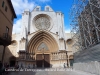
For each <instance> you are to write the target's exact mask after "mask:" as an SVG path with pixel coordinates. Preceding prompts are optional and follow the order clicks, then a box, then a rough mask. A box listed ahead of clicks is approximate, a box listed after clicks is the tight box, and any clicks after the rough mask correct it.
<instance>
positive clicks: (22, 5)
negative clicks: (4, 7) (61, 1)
mask: <svg viewBox="0 0 100 75" xmlns="http://www.w3.org/2000/svg"><path fill="white" fill-rule="evenodd" d="M11 1H12V4H13V7H14V10H15V12H16V15H21V14H22V13H23V11H24V10H25V9H30V11H31V10H33V9H34V7H35V6H36V5H38V4H36V3H35V0H11ZM36 1H38V2H42V3H46V2H50V1H51V0H36ZM21 23H22V22H21V18H20V19H18V20H17V21H16V22H15V23H14V25H13V34H15V33H20V31H21Z"/></svg>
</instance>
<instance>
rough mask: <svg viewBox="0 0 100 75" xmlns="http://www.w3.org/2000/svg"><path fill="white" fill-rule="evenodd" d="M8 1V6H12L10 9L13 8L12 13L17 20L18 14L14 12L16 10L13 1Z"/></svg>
mask: <svg viewBox="0 0 100 75" xmlns="http://www.w3.org/2000/svg"><path fill="white" fill-rule="evenodd" d="M7 1H8V4H9V6H10V8H11V10H12V12H13V15H14V18H17V16H16V13H15V10H14V8H13V5H12V2H11V0H7Z"/></svg>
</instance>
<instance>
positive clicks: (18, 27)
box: [13, 19, 22, 34]
mask: <svg viewBox="0 0 100 75" xmlns="http://www.w3.org/2000/svg"><path fill="white" fill-rule="evenodd" d="M21 21H22V20H21V19H19V20H17V21H16V23H15V24H14V26H13V34H15V33H20V31H21Z"/></svg>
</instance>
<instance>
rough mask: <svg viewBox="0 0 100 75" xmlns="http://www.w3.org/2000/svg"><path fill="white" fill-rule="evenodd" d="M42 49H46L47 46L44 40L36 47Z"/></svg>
mask: <svg viewBox="0 0 100 75" xmlns="http://www.w3.org/2000/svg"><path fill="white" fill-rule="evenodd" d="M42 49H44V50H48V46H47V45H46V44H45V43H44V42H42V43H41V44H40V45H39V47H38V50H42Z"/></svg>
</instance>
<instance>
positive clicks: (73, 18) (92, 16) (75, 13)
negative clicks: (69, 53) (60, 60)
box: [70, 0, 100, 51]
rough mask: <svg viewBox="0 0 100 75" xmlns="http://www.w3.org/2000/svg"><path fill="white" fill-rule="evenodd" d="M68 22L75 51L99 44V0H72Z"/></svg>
mask: <svg viewBox="0 0 100 75" xmlns="http://www.w3.org/2000/svg"><path fill="white" fill-rule="evenodd" d="M70 22H71V23H70V25H71V34H72V38H73V39H75V44H74V45H73V47H74V49H76V50H75V51H78V50H84V49H87V48H89V47H91V46H94V45H96V44H98V43H100V0H74V3H73V5H72V7H71V11H70Z"/></svg>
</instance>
